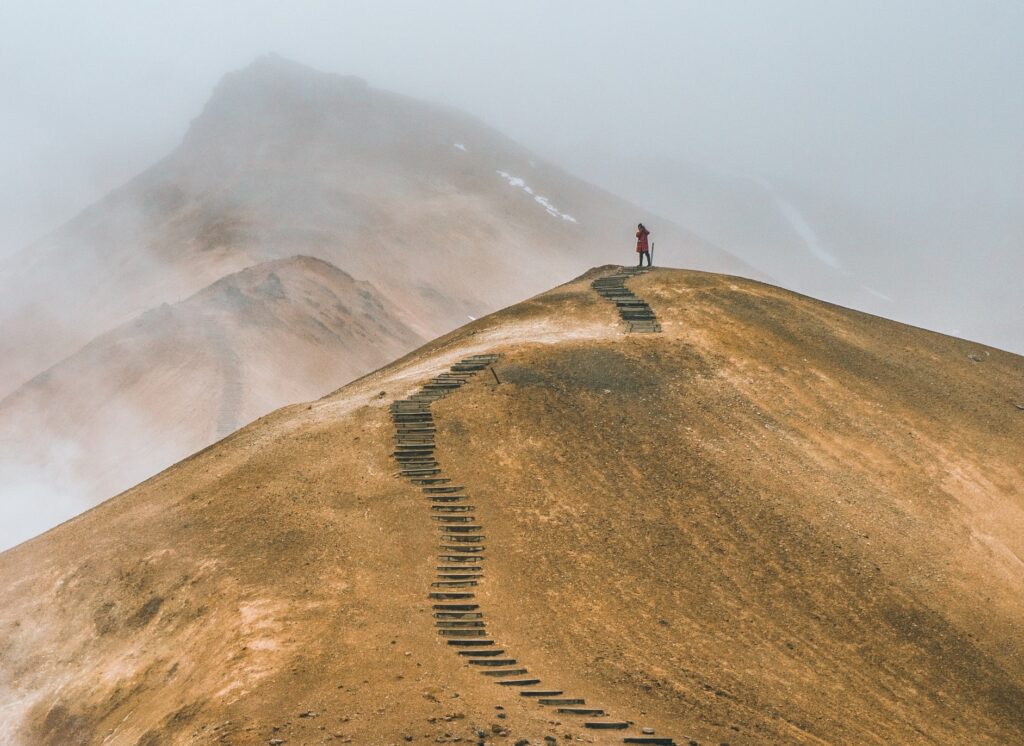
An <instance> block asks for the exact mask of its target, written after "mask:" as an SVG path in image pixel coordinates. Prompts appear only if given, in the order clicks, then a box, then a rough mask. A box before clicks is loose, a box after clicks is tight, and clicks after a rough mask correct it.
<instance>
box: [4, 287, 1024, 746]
mask: <svg viewBox="0 0 1024 746" xmlns="http://www.w3.org/2000/svg"><path fill="white" fill-rule="evenodd" d="M630 284H631V286H632V287H633V288H634V289H635V290H636V292H637V293H638V294H640V295H641V296H642V297H645V298H646V299H647V300H648V301H649V302H650V304H651V306H652V307H653V308H654V309H655V310H656V311H657V313H658V315H659V316H660V318H661V321H662V324H663V329H664V332H663V333H662V334H659V335H646V336H630V337H624V336H623V335H622V333H621V330H620V328H619V327H618V325H617V324H616V321H615V317H614V312H613V311H612V309H611V306H610V305H608V304H606V302H605V301H602V300H599V299H597V297H596V296H595V295H594V294H593V292H592V291H591V289H590V287H589V278H588V277H585V278H582V279H581V280H579V281H577V282H573V283H570V284H568V285H566V286H563V287H561V288H558V289H556V290H553V291H551V292H549V293H546V294H544V295H542V296H540V297H538V298H536V299H533V300H531V301H529V302H527V303H524V304H521V305H519V306H516V307H514V308H511V309H508V310H506V311H503V312H501V313H499V314H496V315H494V316H491V317H488V318H487V319H484V320H481V321H479V322H476V323H474V324H472V325H470V326H468V327H466V328H464V329H461V330H459V331H458V332H455V333H453V334H452V335H450V336H449V337H447V338H445V339H442V340H439V341H437V342H435V343H433V344H431V345H429V346H428V347H426V348H424V349H422V350H420V351H419V352H417V353H415V354H413V355H410V356H408V357H406V358H404V359H403V360H401V361H399V362H398V363H396V364H395V365H393V366H391V367H389V368H387V369H385V370H382V371H380V372H377V373H375V374H373V375H371V376H368V377H366V378H364V379H362V380H360V381H357V382H355V383H353V384H351V385H349V386H347V387H345V388H344V389H342V390H341V391H339V392H337V393H336V394H333V395H331V396H330V397H327V398H325V399H323V400H321V401H319V402H317V403H315V404H312V405H309V406H296V407H291V408H288V409H285V410H281V411H279V412H277V413H275V414H273V415H271V416H269V417H267V418H264V419H262V420H260V421H259V422H257V423H254V424H253V425H251V426H250V427H248V428H245V429H244V430H242V431H241V432H239V433H237V434H236V435H234V436H232V437H231V438H229V439H228V440H226V441H224V442H222V443H220V444H218V445H217V446H215V447H213V448H211V449H208V450H206V451H204V452H202V453H200V454H197V455H196V456H195V457H193V458H191V459H188V460H187V461H184V462H182V463H181V464H178V465H177V466H175V467H173V468H172V469H169V470H168V471H166V472H164V473H162V474H160V475H159V476H157V477H155V478H153V479H152V480H150V481H148V482H146V483H145V484H143V485H140V486H139V487H138V488H136V489H134V490H131V491H130V492H128V493H126V494H124V495H122V496H119V497H118V498H116V499H114V500H111V501H108V502H107V503H104V504H103V505H101V506H100V507H98V508H96V509H94V510H93V511H91V512H89V513H88V514H86V515H84V516H81V517H79V518H77V519H75V520H74V521H71V522H70V523H68V524H66V525H64V526H62V527H60V528H58V529H56V530H54V531H51V532H50V533H48V534H46V535H44V536H43V537H40V538H38V539H36V540H33V541H32V542H29V543H27V544H25V545H23V546H21V547H19V548H17V549H15V550H12V551H9V552H6V553H4V554H3V555H0V584H2V587H4V588H5V591H4V597H3V601H4V603H3V604H2V607H0V639H3V640H5V646H4V648H3V649H2V651H0V656H2V657H0V664H2V665H0V672H2V673H0V675H2V676H3V680H2V681H0V722H2V723H3V725H2V727H3V728H6V730H0V734H5V735H6V736H7V737H8V739H11V738H15V737H17V738H20V739H21V741H22V742H24V743H30V744H34V743H52V744H56V743H62V744H64V743H98V742H101V741H103V740H104V739H106V742H107V743H126V744H135V743H140V742H141V743H147V744H148V743H193V742H208V741H211V740H216V739H217V738H220V739H221V740H222V741H225V742H230V743H266V742H267V741H268V740H269V739H271V738H282V739H286V742H287V743H321V742H326V741H327V740H328V736H332V735H333V734H338V735H337V738H338V740H342V741H343V740H344V739H345V738H350V739H352V741H351V742H353V743H366V744H378V743H380V744H390V743H400V742H403V741H402V740H401V739H402V738H403V735H410V736H412V737H413V738H414V740H415V741H417V742H419V741H427V740H429V741H434V740H436V739H438V738H441V739H442V740H444V739H445V735H444V734H445V733H449V734H452V736H453V737H454V736H459V737H461V738H462V739H463V740H464V741H468V740H471V738H472V732H473V731H474V730H475V729H476V728H485V729H486V728H489V726H490V725H491V724H496V725H499V726H502V727H506V728H508V729H509V730H510V732H511V737H510V738H509V739H508V740H509V741H512V742H514V741H515V740H516V739H519V738H528V739H530V741H531V742H540V740H541V738H542V737H543V736H545V735H553V736H557V737H558V738H559V739H561V737H562V736H563V735H564V734H565V733H570V734H573V735H575V734H581V733H582V731H581V729H580V727H579V725H578V722H577V721H576V720H575V719H574V718H572V717H571V716H568V715H564V716H555V715H554V714H553V713H552V712H551V711H550V710H545V709H543V708H541V707H540V706H537V705H533V704H530V703H528V702H525V701H524V698H521V697H518V696H516V694H515V690H510V689H508V688H505V687H498V686H495V685H494V684H493V683H492V682H491V681H489V680H486V679H485V677H482V676H480V675H479V674H478V673H477V672H475V671H473V670H470V667H468V666H464V665H462V664H461V663H460V662H459V660H457V659H456V657H455V656H454V655H452V654H451V651H450V649H448V648H447V646H445V645H443V644H441V642H440V641H439V640H438V639H437V637H436V636H435V635H434V632H433V630H432V629H431V620H430V617H429V613H430V612H429V607H428V605H427V601H426V590H427V587H428V585H429V584H430V582H431V580H432V577H433V568H434V564H435V561H434V559H433V555H434V553H435V551H436V548H435V539H434V532H433V528H434V526H433V525H432V522H431V521H430V520H429V518H428V514H429V512H430V511H429V509H428V505H427V504H426V503H425V502H424V498H423V496H422V495H421V494H419V493H418V492H417V490H416V489H415V488H414V487H413V486H411V485H409V484H408V482H405V481H402V480H399V479H397V478H396V477H395V476H394V474H395V467H394V465H393V463H392V462H391V461H390V459H389V456H388V452H389V451H390V450H391V428H392V425H391V422H390V421H389V417H388V414H387V404H388V402H389V401H391V400H392V399H393V398H398V397H404V396H407V395H408V394H409V392H411V391H412V390H413V389H414V388H415V387H416V385H417V384H418V383H421V382H422V381H424V380H425V379H427V378H429V377H430V376H431V375H433V374H436V373H437V372H439V371H442V370H444V369H446V368H447V367H448V366H449V365H450V364H451V363H452V362H453V361H455V360H457V359H459V358H462V357H464V356H466V355H468V354H472V353H477V352H485V351H493V352H498V353H500V354H501V355H502V357H501V359H500V360H499V362H498V363H497V364H496V365H495V366H494V370H495V374H496V376H497V378H494V377H490V376H485V375H481V376H477V377H475V378H474V379H473V380H472V381H471V382H470V383H469V384H468V385H467V386H465V387H464V388H463V389H462V390H460V391H458V392H457V393H456V394H454V395H452V396H450V397H448V398H446V399H444V400H442V401H440V402H438V403H437V404H435V405H434V407H433V409H434V414H435V418H436V421H437V423H438V426H439V433H438V436H437V439H438V443H439V458H440V460H441V463H442V464H443V466H444V469H445V471H446V473H448V474H450V475H451V476H452V477H454V478H456V479H457V480H458V481H459V482H460V483H462V484H464V485H465V486H466V488H467V491H468V492H469V493H470V494H471V495H472V497H473V502H474V504H475V505H476V506H477V509H478V513H479V517H480V520H481V522H482V524H483V525H484V526H485V528H486V531H487V536H488V544H489V547H488V559H487V560H486V572H485V574H486V577H485V579H484V581H483V583H482V585H481V586H480V587H479V588H478V597H479V601H480V603H481V605H482V606H483V607H484V608H485V609H486V612H487V616H488V620H489V621H488V628H489V629H490V631H491V634H493V635H494V636H495V638H496V639H498V640H500V642H501V643H502V645H503V647H504V648H506V649H507V650H508V651H509V652H510V653H511V654H512V655H514V656H516V657H517V659H520V660H522V661H524V662H526V663H527V664H528V665H529V668H530V670H531V671H532V672H536V673H537V674H539V675H540V676H541V677H542V678H543V679H544V682H545V683H548V682H550V683H552V684H557V685H558V686H559V688H563V689H565V690H566V691H567V693H570V692H571V693H572V694H574V695H575V694H579V695H580V696H584V697H585V698H586V699H587V700H588V701H592V702H596V703H599V704H600V705H601V706H602V707H605V708H607V709H608V710H609V712H612V713H613V714H615V715H617V716H621V717H628V718H630V719H634V720H642V722H643V723H645V724H650V725H651V726H652V727H655V728H656V729H657V730H658V732H659V733H666V734H669V735H674V736H675V737H677V738H679V737H681V736H682V735H683V734H686V735H689V736H692V737H695V738H697V739H698V740H699V741H700V742H701V743H721V742H728V743H731V744H755V743H757V744H760V743H783V742H784V743H854V742H859V743H875V744H883V743H884V744H888V743H954V742H970V743H988V744H997V743H998V744H1002V743H1014V742H1018V741H1020V740H1021V739H1022V737H1024V717H1022V711H1021V710H1020V708H1019V702H1020V701H1021V696H1022V694H1024V692H1022V687H1024V665H1022V663H1021V660H1022V658H1021V655H1020V652H1021V651H1020V650H1019V647H1020V643H1019V641H1020V640H1021V639H1022V637H1021V634H1020V633H1021V629H1020V626H1021V622H1020V620H1021V619H1022V618H1024V616H1022V614H1021V611H1022V610H1021V603H1022V602H1021V598H1022V597H1024V595H1022V593H1021V591H1022V590H1024V588H1022V586H1024V563H1022V562H1021V557H1024V546H1022V545H1021V538H1020V537H1021V536H1024V533H1022V532H1021V528H1022V526H1021V524H1022V518H1024V512H1022V509H1024V494H1022V491H1021V485H1022V484H1024V479H1022V477H1024V473H1022V469H1024V467H1022V462H1021V459H1020V445H1019V444H1020V442H1021V437H1022V435H1024V432H1022V430H1024V421H1022V417H1024V415H1022V413H1021V411H1020V410H1019V409H1018V408H1016V407H1015V406H1014V404H1013V403H1012V402H1011V401H1010V399H1011V398H1013V397H1018V398H1024V392H1022V391H1020V390H1019V387H1020V381H1021V380H1024V378H1022V373H1024V360H1022V359H1021V358H1020V357H1017V356H1014V355H1011V354H1008V353H1002V352H999V351H997V350H991V349H985V348H981V347H978V346H977V345H973V344H970V343H967V342H963V341H960V340H957V339H952V338H948V337H943V336H940V335H936V334H932V333H928V332H924V331H921V330H918V329H914V328H911V327H906V326H902V325H899V324H895V323H893V322H888V321H885V320H882V319H878V318H876V317H871V316H867V315H864V314H859V313H855V312H851V311H848V310H845V309H842V308H838V307H835V306H829V305H826V304H822V303H820V302H817V301H814V300H811V299H809V298H805V297H802V296H798V295H795V294H792V293H788V292H785V291H781V290H778V289H775V288H771V287H769V286H765V285H761V284H757V283H753V282H749V281H745V280H740V279H736V278H730V277H723V276H715V275H707V274H701V273H693V272H679V271H667V270H662V271H656V272H654V273H652V274H648V275H646V276H643V277H641V278H636V279H634V280H631V281H630ZM499 706H500V707H503V708H505V709H504V710H496V709H495V708H496V707H499ZM310 710H312V711H314V712H315V716H311V717H300V716H299V714H300V713H303V712H307V711H310ZM499 712H500V713H502V714H505V715H506V717H505V718H501V719H498V718H497V716H496V715H497V713H499ZM555 720H558V721H560V724H559V725H554V724H553V721H555ZM275 728H276V729H275ZM15 734H17V735H16V736H15ZM588 735H591V734H588ZM592 737H595V738H596V742H598V743H615V742H619V743H621V737H619V738H618V740H616V739H615V738H613V737H611V736H603V735H598V736H592ZM489 738H490V740H493V741H495V742H501V741H505V740H506V739H504V738H503V737H500V736H494V737H493V738H491V737H489ZM683 742H685V740H684V741H683Z"/></svg>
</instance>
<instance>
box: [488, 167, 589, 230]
mask: <svg viewBox="0 0 1024 746" xmlns="http://www.w3.org/2000/svg"><path fill="white" fill-rule="evenodd" d="M497 173H498V176H500V177H501V178H503V179H504V180H505V181H507V182H508V185H509V186H510V187H514V188H516V189H522V190H523V191H524V192H526V193H527V194H529V195H530V196H531V197H533V201H534V202H536V203H537V204H538V205H540V206H541V207H543V208H544V211H545V212H547V214H548V215H550V216H551V217H553V218H559V219H561V220H564V221H566V222H567V223H578V222H579V221H578V220H576V218H574V217H573V216H572V215H570V214H569V213H567V212H562V211H561V210H559V209H558V208H557V207H555V206H554V205H553V204H551V200H549V199H548V198H547V197H544V196H542V195H539V194H537V193H536V192H534V191H533V189H532V188H530V186H529V184H527V183H526V182H525V181H524V180H523V179H520V178H519V177H518V176H513V175H512V174H510V173H508V172H507V171H498V172H497Z"/></svg>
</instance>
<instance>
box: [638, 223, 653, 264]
mask: <svg viewBox="0 0 1024 746" xmlns="http://www.w3.org/2000/svg"><path fill="white" fill-rule="evenodd" d="M649 235H651V232H650V231H649V230H647V229H646V228H644V224H643V223H640V224H639V225H637V227H636V253H637V254H639V255H640V264H638V265H637V266H638V267H642V266H644V257H647V266H648V267H650V266H651V249H650V246H648V244H647V237H648V236H649Z"/></svg>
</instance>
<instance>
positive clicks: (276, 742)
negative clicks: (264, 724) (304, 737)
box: [267, 738, 284, 746]
mask: <svg viewBox="0 0 1024 746" xmlns="http://www.w3.org/2000/svg"><path fill="white" fill-rule="evenodd" d="M267 743H269V744H270V746H281V744H282V743H284V739H283V738H271V739H270V740H269V741H267Z"/></svg>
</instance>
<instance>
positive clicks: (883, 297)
mask: <svg viewBox="0 0 1024 746" xmlns="http://www.w3.org/2000/svg"><path fill="white" fill-rule="evenodd" d="M860 287H861V290H864V291H865V292H867V293H870V294H871V295H873V296H875V297H876V298H879V299H881V300H884V301H887V302H889V303H895V302H896V301H895V300H893V299H892V298H890V297H889V296H888V295H886V294H885V293H882V292H879V291H878V290H875V289H874V288H869V287H868V286H867V285H861V286H860Z"/></svg>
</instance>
